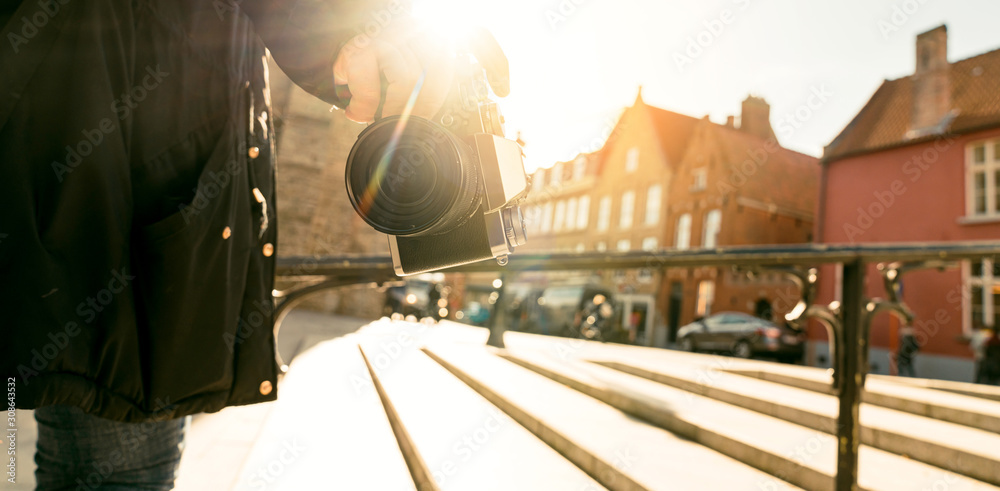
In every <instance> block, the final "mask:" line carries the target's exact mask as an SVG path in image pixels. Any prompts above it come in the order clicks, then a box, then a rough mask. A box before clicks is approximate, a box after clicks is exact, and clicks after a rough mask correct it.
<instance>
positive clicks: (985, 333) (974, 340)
mask: <svg viewBox="0 0 1000 491" xmlns="http://www.w3.org/2000/svg"><path fill="white" fill-rule="evenodd" d="M991 336H993V330H992V329H990V328H988V327H984V326H983V325H977V326H976V329H975V331H974V332H973V333H972V337H971V338H969V339H968V341H969V348H971V349H972V359H973V361H974V362H975V377H976V378H975V382H976V383H977V384H985V383H986V376H985V374H986V372H985V371H984V368H985V365H984V364H983V358H984V357H985V355H986V341H988V340H989V339H990V337H991Z"/></svg>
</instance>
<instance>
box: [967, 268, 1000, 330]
mask: <svg viewBox="0 0 1000 491" xmlns="http://www.w3.org/2000/svg"><path fill="white" fill-rule="evenodd" d="M971 266H972V267H971V271H970V273H971V274H970V275H969V287H970V293H971V294H972V295H971V298H970V303H971V307H972V309H971V310H972V325H974V326H977V325H978V326H989V327H995V326H1000V263H998V262H995V261H993V260H992V259H984V260H983V261H982V262H979V261H976V262H973V263H972V264H971Z"/></svg>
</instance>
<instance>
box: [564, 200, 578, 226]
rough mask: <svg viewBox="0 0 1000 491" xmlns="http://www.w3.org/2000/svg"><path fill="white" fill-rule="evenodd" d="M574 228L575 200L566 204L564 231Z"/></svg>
mask: <svg viewBox="0 0 1000 491" xmlns="http://www.w3.org/2000/svg"><path fill="white" fill-rule="evenodd" d="M574 228H576V198H570V199H569V201H567V202H566V230H573V229H574Z"/></svg>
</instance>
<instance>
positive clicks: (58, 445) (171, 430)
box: [35, 406, 187, 491]
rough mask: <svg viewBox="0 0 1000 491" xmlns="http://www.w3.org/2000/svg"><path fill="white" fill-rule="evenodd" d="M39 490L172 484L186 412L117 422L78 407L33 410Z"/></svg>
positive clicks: (167, 486) (74, 490) (156, 487)
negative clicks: (158, 418)
mask: <svg viewBox="0 0 1000 491" xmlns="http://www.w3.org/2000/svg"><path fill="white" fill-rule="evenodd" d="M35 420H36V421H37V422H38V447H37V450H36V453H35V463H36V464H37V465H38V470H36V471H35V481H36V483H37V486H38V487H37V488H36V489H37V490H38V491H49V490H68V491H90V490H95V489H101V490H115V491H119V490H121V491H124V490H168V489H173V487H174V479H175V478H176V473H177V466H178V464H179V463H180V461H181V451H182V450H183V447H184V429H185V426H186V424H187V418H179V419H171V420H165V421H150V422H145V423H119V422H117V421H111V420H106V419H101V418H98V417H96V416H91V415H89V414H86V413H84V412H83V411H82V410H80V409H79V408H76V407H70V406H47V407H41V408H38V409H36V410H35Z"/></svg>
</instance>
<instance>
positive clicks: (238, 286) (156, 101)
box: [0, 0, 373, 421]
mask: <svg viewBox="0 0 1000 491" xmlns="http://www.w3.org/2000/svg"><path fill="white" fill-rule="evenodd" d="M365 3H366V2H343V1H342V2H319V1H310V0H300V1H298V2H291V1H284V2H282V1H274V2H265V1H254V0H242V1H237V0H215V1H209V0H202V1H195V0H162V1H160V0H145V1H144V0H134V1H126V0H101V1H98V0H87V1H82V2H81V1H71V0H41V1H39V0H27V1H24V2H23V3H22V4H21V5H20V6H18V7H17V10H12V9H11V8H7V9H5V10H6V11H3V10H0V21H2V20H3V17H7V23H6V27H5V28H4V30H3V40H2V44H0V66H2V67H3V68H2V69H0V284H2V291H0V316H2V317H0V326H2V332H0V368H2V373H3V376H4V378H5V383H6V384H8V386H9V387H10V383H11V382H13V387H14V400H15V401H16V407H18V408H35V407H39V406H45V405H51V404H68V405H75V406H79V407H80V408H82V409H83V410H85V411H86V412H88V413H91V414H95V415H98V416H101V417H105V418H109V419H114V420H120V421H144V420H148V419H152V418H157V419H158V418H165V417H178V416H182V415H186V414H191V413H196V412H202V411H217V410H219V409H222V408H223V407H225V406H230V405H240V404H252V403H257V402H262V401H268V400H273V399H274V398H275V397H276V390H275V389H276V385H277V376H278V372H279V368H278V367H277V365H276V362H275V343H274V336H273V333H272V322H273V319H272V314H271V312H272V310H273V309H272V306H273V299H272V294H271V292H272V287H273V280H274V259H275V255H276V254H277V241H276V239H277V237H276V230H277V224H276V206H275V196H274V139H273V128H272V125H271V120H270V119H269V114H270V108H269V96H268V91H267V82H266V80H267V73H266V65H265V63H264V56H265V50H264V47H265V45H266V46H267V47H268V48H269V49H270V51H271V53H272V55H273V56H274V58H275V60H276V61H277V62H278V64H279V65H281V66H282V68H283V69H284V70H285V71H286V72H287V73H288V75H289V76H290V77H291V78H292V79H293V80H294V81H295V82H296V83H298V84H299V85H300V86H302V87H303V88H305V89H306V90H308V91H310V92H312V93H313V94H315V95H317V96H319V97H321V98H323V99H324V100H327V101H329V102H331V103H332V102H334V101H335V99H334V95H333V91H332V86H331V85H332V63H333V60H334V57H335V55H336V54H337V51H338V50H339V48H340V46H341V45H342V43H344V42H346V41H347V40H348V39H349V38H350V37H351V36H353V35H355V34H356V33H357V32H358V31H357V30H356V29H355V26H362V25H363V23H364V22H365V17H366V15H370V13H371V12H373V10H366V9H365ZM0 9H3V7H0ZM255 190H256V191H255Z"/></svg>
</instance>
